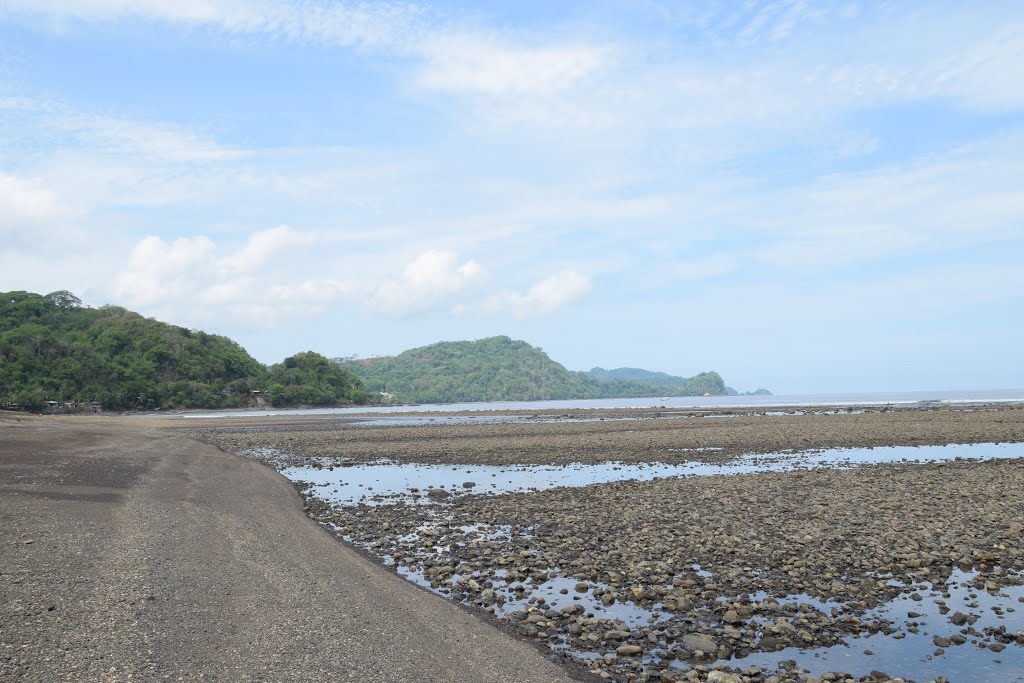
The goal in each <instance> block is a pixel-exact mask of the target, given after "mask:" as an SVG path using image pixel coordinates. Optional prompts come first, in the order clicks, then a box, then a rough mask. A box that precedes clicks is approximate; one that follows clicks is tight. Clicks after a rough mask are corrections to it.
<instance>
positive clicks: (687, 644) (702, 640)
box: [679, 633, 718, 654]
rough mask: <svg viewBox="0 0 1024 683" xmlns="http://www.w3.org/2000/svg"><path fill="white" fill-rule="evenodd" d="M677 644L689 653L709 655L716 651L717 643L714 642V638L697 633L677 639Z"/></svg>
mask: <svg viewBox="0 0 1024 683" xmlns="http://www.w3.org/2000/svg"><path fill="white" fill-rule="evenodd" d="M679 644H680V645H682V646H683V647H684V648H686V649H687V650H689V651H690V652H697V651H698V650H699V651H701V652H704V653H708V654H711V653H714V652H715V651H717V650H718V643H716V642H715V639H714V638H712V637H711V636H706V635H702V634H699V633H688V634H686V635H685V636H683V637H682V638H680V639H679Z"/></svg>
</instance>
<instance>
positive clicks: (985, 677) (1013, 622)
mask: <svg viewBox="0 0 1024 683" xmlns="http://www.w3.org/2000/svg"><path fill="white" fill-rule="evenodd" d="M976 577H977V573H976V572H971V573H967V572H963V571H960V570H956V571H954V572H953V574H952V575H951V576H950V578H949V581H947V582H946V584H945V585H939V586H935V585H932V584H921V585H918V586H908V587H907V588H906V592H905V593H904V594H902V595H900V596H899V597H897V598H896V599H894V600H892V601H890V602H888V603H886V604H884V605H882V606H880V607H878V608H876V609H874V610H871V612H870V613H869V615H870V616H878V617H884V618H886V619H889V620H891V621H893V622H894V623H896V624H898V625H901V626H902V627H903V628H901V629H900V633H899V634H898V635H899V637H893V636H890V635H885V634H883V633H877V634H875V635H872V636H866V637H861V638H848V639H847V644H846V645H837V646H835V647H830V648H815V649H806V650H805V649H800V648H787V649H785V650H779V651H777V652H769V653H756V654H752V655H750V656H748V657H745V658H743V659H736V660H733V662H732V663H733V664H735V665H737V666H740V667H745V666H750V665H754V666H757V667H760V668H762V669H774V668H775V667H778V666H779V663H780V662H785V663H787V665H786V667H785V668H790V667H791V666H792V664H793V663H795V666H796V667H797V668H799V669H802V670H804V671H806V672H808V673H809V674H810V675H812V676H819V675H821V674H823V673H825V672H827V671H846V672H850V673H854V674H858V675H860V674H863V673H867V672H869V671H873V670H877V671H886V672H888V673H890V674H892V675H894V676H895V675H900V676H909V677H912V678H914V679H916V680H919V681H920V680H932V679H934V678H935V677H936V676H945V677H947V678H949V679H950V680H951V681H977V682H979V683H981V682H991V683H996V682H1000V683H1004V682H1009V681H1016V682H1020V681H1024V647H1022V646H1021V644H1020V643H1021V642H1022V641H1017V642H1012V641H1013V640H1015V639H1011V642H1009V643H1008V644H1006V645H1005V649H1002V650H1001V651H1000V652H995V651H993V650H991V649H989V645H993V644H995V645H997V647H998V644H999V643H998V638H997V639H996V640H993V639H992V638H991V636H990V634H992V633H997V632H1004V633H1005V634H1006V635H1007V636H1013V635H1014V634H1017V633H1020V634H1022V635H1024V586H1004V587H1003V588H1001V589H999V590H998V591H993V592H992V593H990V592H988V591H986V590H984V588H978V587H977V586H976V585H973V581H974V579H975V578H976ZM780 602H781V600H780ZM800 602H804V600H800ZM808 602H810V601H808ZM811 604H815V605H816V606H817V607H818V608H819V609H822V608H827V607H828V603H821V602H820V601H817V600H815V601H813V602H811ZM823 611H824V610H823ZM943 611H946V613H945V614H943ZM957 612H959V613H961V614H963V615H965V616H966V617H967V618H968V622H967V623H965V624H963V625H962V626H957V625H955V624H953V623H952V622H951V621H950V619H951V618H952V617H953V615H955V614H956V613H957ZM910 615H914V616H910ZM908 627H909V628H908ZM915 631H916V632H915ZM955 636H960V637H962V638H965V639H966V641H965V642H963V643H962V644H960V645H955V644H950V645H947V646H945V647H938V646H937V645H936V643H935V641H934V640H933V638H935V637H939V638H946V639H949V638H950V637H955ZM982 640H984V642H982Z"/></svg>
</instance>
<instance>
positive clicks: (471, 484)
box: [462, 481, 476, 489]
mask: <svg viewBox="0 0 1024 683" xmlns="http://www.w3.org/2000/svg"><path fill="white" fill-rule="evenodd" d="M474 486H476V482H475V481H464V482H462V488H464V489H471V488H473V487H474Z"/></svg>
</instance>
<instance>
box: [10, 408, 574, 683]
mask: <svg viewBox="0 0 1024 683" xmlns="http://www.w3.org/2000/svg"><path fill="white" fill-rule="evenodd" d="M0 519H2V524H0V546H2V548H3V551H2V553H0V605H3V612H2V613H0V679H2V680H26V681H56V680H82V681H103V680H108V681H125V680H129V679H130V680H136V681H137V680H164V679H169V680H182V679H184V680H198V679H203V680H223V681H256V680H259V681H271V680H274V681H276V680H282V681H327V680H330V681H343V680H358V681H366V680H386V681H467V680H473V681H523V682H530V681H538V682H540V681H564V680H567V678H566V673H565V671H564V669H562V668H560V667H557V666H555V665H554V664H551V663H550V662H547V661H545V660H544V658H543V657H542V656H541V654H540V653H539V652H538V651H537V650H535V649H533V648H531V647H530V646H528V645H526V644H524V643H522V642H520V641H517V640H515V639H513V638H511V637H509V636H507V635H506V634H504V633H502V632H501V631H500V630H498V629H497V628H495V627H494V626H492V625H490V624H487V623H485V622H483V621H481V620H479V619H478V618H476V617H474V616H472V615H470V614H468V613H467V612H465V611H464V610H462V609H460V608H459V607H457V606H455V605H452V604H450V603H448V602H445V601H444V600H442V599H440V598H437V597H435V596H432V595H430V594H429V593H427V592H425V591H423V590H421V589H418V588H416V587H414V586H412V585H411V584H408V583H406V582H404V581H403V580H401V579H399V578H398V577H396V576H394V575H393V574H390V573H388V572H386V571H385V570H383V569H381V568H380V567H379V566H375V565H373V564H372V563H370V562H369V561H367V560H366V559H364V558H363V557H361V556H360V555H358V554H357V553H356V552H354V551H352V550H350V549H348V548H347V547H345V546H343V545H342V544H340V543H338V542H336V541H334V540H333V539H332V538H331V537H330V536H328V535H327V534H326V533H324V532H323V531H322V530H321V529H319V528H318V527H317V526H316V525H314V524H313V523H311V522H310V520H309V519H308V518H307V517H306V516H305V515H304V514H303V510H302V502H301V499H300V498H299V496H298V495H297V494H296V492H295V490H294V489H293V488H292V486H291V485H290V484H289V483H288V482H286V481H285V480H284V479H283V478H281V477H280V476H279V475H277V474H276V473H274V472H273V471H271V470H270V469H268V468H266V467H263V466H261V465H258V464H256V463H253V462H249V461H246V460H243V459H241V458H238V457H235V456H232V455H227V454H225V453H223V452H221V451H218V450H217V449H215V448H214V447H212V446H207V445H204V444H200V443H198V442H195V441H192V440H190V439H187V438H184V437H181V436H177V435H173V434H170V433H167V432H162V433H161V432H147V431H142V430H139V429H132V428H128V427H123V426H119V425H117V424H116V423H114V422H113V421H106V422H96V423H95V424H92V423H90V422H89V421H74V420H64V421H58V420H45V419H31V418H23V419H22V420H21V421H18V422H16V421H14V420H13V419H9V418H6V417H5V418H4V419H3V420H0Z"/></svg>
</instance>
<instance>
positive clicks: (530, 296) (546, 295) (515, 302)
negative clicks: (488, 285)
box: [487, 269, 593, 320]
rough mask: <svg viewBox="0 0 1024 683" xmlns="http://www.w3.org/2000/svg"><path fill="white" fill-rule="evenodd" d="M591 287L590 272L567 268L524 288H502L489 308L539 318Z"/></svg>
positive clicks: (496, 311)
mask: <svg viewBox="0 0 1024 683" xmlns="http://www.w3.org/2000/svg"><path fill="white" fill-rule="evenodd" d="M592 288H593V284H592V282H591V280H590V278H589V277H588V276H586V275H583V274H580V273H577V272H576V271H575V270H571V269H565V270H560V271H558V272H557V273H555V274H554V275H552V276H550V277H547V278H545V279H543V280H541V281H539V282H537V283H536V284H534V285H533V286H532V287H530V288H529V289H528V290H526V291H525V292H516V291H512V290H505V291H502V292H499V293H498V294H496V295H494V296H493V297H491V299H490V301H489V302H488V306H487V309H488V310H489V311H490V312H492V313H509V314H511V315H512V316H513V317H514V318H516V319H519V320H525V319H528V318H538V317H543V316H545V315H550V314H552V313H554V312H555V311H557V310H559V309H561V308H564V307H565V306H568V305H570V304H573V303H575V302H577V301H579V300H580V299H582V298H583V297H585V296H587V295H588V294H589V293H590V290H591V289H592Z"/></svg>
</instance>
